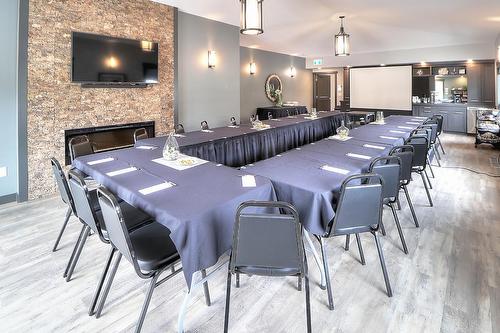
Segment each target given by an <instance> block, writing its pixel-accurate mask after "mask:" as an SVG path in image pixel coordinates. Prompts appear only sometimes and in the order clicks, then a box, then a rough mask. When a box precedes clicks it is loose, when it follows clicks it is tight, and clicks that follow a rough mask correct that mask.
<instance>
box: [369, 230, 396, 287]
mask: <svg viewBox="0 0 500 333" xmlns="http://www.w3.org/2000/svg"><path fill="white" fill-rule="evenodd" d="M372 234H373V236H374V237H375V244H377V251H378V257H379V259H380V266H382V273H383V274H384V281H385V288H386V289H387V296H389V297H392V289H391V282H390V281H389V276H388V275H387V268H386V267H385V260H384V253H383V252H382V246H380V240H379V239H378V237H377V233H376V232H373V233H372Z"/></svg>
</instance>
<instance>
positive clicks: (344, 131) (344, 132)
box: [337, 120, 349, 139]
mask: <svg viewBox="0 0 500 333" xmlns="http://www.w3.org/2000/svg"><path fill="white" fill-rule="evenodd" d="M337 135H338V136H339V137H340V138H341V139H345V138H347V137H348V136H349V129H348V128H347V127H346V126H345V125H344V121H343V120H342V122H341V123H340V127H339V128H337Z"/></svg>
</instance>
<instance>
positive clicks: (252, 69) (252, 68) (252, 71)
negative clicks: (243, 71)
mask: <svg viewBox="0 0 500 333" xmlns="http://www.w3.org/2000/svg"><path fill="white" fill-rule="evenodd" d="M255 73H257V65H256V64H255V62H251V63H250V75H254V74H255Z"/></svg>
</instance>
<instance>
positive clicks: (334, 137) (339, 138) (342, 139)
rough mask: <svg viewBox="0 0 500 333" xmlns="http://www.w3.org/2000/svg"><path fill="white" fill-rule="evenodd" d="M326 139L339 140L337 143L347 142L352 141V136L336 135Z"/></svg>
mask: <svg viewBox="0 0 500 333" xmlns="http://www.w3.org/2000/svg"><path fill="white" fill-rule="evenodd" d="M328 139H330V140H339V141H347V140H350V139H352V136H346V137H341V136H340V135H338V134H337V135H332V136H329V137H328Z"/></svg>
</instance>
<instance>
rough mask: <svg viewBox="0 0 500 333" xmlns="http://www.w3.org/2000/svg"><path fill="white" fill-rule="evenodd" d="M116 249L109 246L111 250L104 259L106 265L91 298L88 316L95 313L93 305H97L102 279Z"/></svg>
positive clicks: (103, 279)
mask: <svg viewBox="0 0 500 333" xmlns="http://www.w3.org/2000/svg"><path fill="white" fill-rule="evenodd" d="M115 252H116V249H115V248H114V247H113V246H111V251H109V256H108V260H107V261H106V265H105V266H104V270H103V271H102V275H101V279H100V280H99V283H98V284H97V288H96V290H95V293H94V297H93V298H92V303H91V304H90V308H89V316H93V315H94V314H95V307H96V305H97V301H98V300H99V295H100V294H101V291H102V286H103V285H104V281H105V280H106V276H107V275H108V271H109V267H110V266H111V262H113V256H114V255H115Z"/></svg>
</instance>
